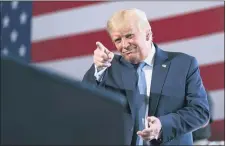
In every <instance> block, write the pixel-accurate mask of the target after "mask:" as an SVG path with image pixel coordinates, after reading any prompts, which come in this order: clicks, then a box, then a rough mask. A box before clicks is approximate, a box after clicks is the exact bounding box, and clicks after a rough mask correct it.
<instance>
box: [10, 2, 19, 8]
mask: <svg viewBox="0 0 226 146" xmlns="http://www.w3.org/2000/svg"><path fill="white" fill-rule="evenodd" d="M18 4H19V2H18V1H12V2H11V5H12V9H16V8H17V7H18Z"/></svg>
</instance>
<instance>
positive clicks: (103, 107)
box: [1, 57, 125, 145]
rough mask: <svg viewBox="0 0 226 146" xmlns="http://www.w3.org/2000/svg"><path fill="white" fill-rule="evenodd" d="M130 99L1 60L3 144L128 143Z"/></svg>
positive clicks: (20, 64) (8, 60)
mask: <svg viewBox="0 0 226 146" xmlns="http://www.w3.org/2000/svg"><path fill="white" fill-rule="evenodd" d="M124 111H125V99H124V98H120V97H119V96H118V95H115V94H113V93H111V92H107V91H102V90H99V89H97V88H95V87H93V86H91V85H87V84H83V83H80V82H78V81H75V80H71V79H67V78H65V77H62V76H60V75H57V74H54V73H49V72H47V71H42V70H41V69H38V68H36V67H34V66H30V65H27V64H23V63H19V62H16V61H13V60H12V59H9V58H3V57H1V144H2V145H123V144H125V132H124V130H123V129H124V126H125V125H124V122H123V121H124V119H123V114H124Z"/></svg>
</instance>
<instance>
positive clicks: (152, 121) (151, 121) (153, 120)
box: [147, 116, 156, 123]
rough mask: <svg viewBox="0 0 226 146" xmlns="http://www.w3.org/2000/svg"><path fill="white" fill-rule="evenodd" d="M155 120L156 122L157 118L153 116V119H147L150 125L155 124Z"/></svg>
mask: <svg viewBox="0 0 226 146" xmlns="http://www.w3.org/2000/svg"><path fill="white" fill-rule="evenodd" d="M155 120H156V118H155V117H153V116H151V117H147V121H148V123H154V122H155Z"/></svg>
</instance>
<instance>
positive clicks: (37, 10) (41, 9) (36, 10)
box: [32, 1, 103, 16]
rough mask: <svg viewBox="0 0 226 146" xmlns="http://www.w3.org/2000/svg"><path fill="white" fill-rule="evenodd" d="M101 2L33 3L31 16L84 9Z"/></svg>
mask: <svg viewBox="0 0 226 146" xmlns="http://www.w3.org/2000/svg"><path fill="white" fill-rule="evenodd" d="M100 2H103V1H67V2H65V1H49V2H46V1H34V2H33V9H32V11H33V12H32V14H33V16H37V15H42V14H46V13H50V12H54V11H59V10H64V9H70V8H76V7H84V6H87V5H91V4H97V3H100Z"/></svg>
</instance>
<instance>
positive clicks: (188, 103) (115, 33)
mask: <svg viewBox="0 0 226 146" xmlns="http://www.w3.org/2000/svg"><path fill="white" fill-rule="evenodd" d="M107 31H108V33H109V35H110V37H111V39H112V41H113V43H114V44H115V46H116V48H117V50H118V52H119V53H120V54H121V55H116V54H114V53H113V52H110V51H109V50H108V49H107V48H106V47H105V46H104V45H103V44H102V43H100V42H97V43H96V45H97V48H96V50H95V51H94V64H93V65H92V66H91V68H90V69H89V70H88V71H87V72H86V74H85V76H84V78H83V81H84V82H89V83H91V84H93V85H95V86H97V87H101V88H104V89H106V90H111V91H113V92H115V93H118V94H121V95H123V97H125V98H126V99H127V101H128V106H127V109H126V111H127V112H126V114H125V123H126V126H125V129H124V130H125V132H126V136H127V137H126V138H127V139H126V144H127V145H155V144H164V145H192V144H193V140H192V131H194V130H196V129H198V128H200V127H202V126H203V125H205V124H206V123H207V122H208V120H209V106H208V101H207V97H206V92H205V89H204V86H203V83H202V80H201V77H200V73H199V68H198V63H197V61H196V59H195V58H194V57H192V56H189V55H186V54H183V53H176V52H166V51H163V50H161V49H160V48H159V47H158V46H157V45H156V44H154V43H153V42H152V31H151V26H150V24H149V22H148V20H147V17H146V15H145V13H144V12H142V11H141V10H138V9H127V10H121V11H118V12H116V13H115V14H113V16H112V17H111V18H110V19H109V20H108V23H107ZM120 97H121V96H120ZM106 124H107V123H106ZM106 134H107V132H106Z"/></svg>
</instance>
